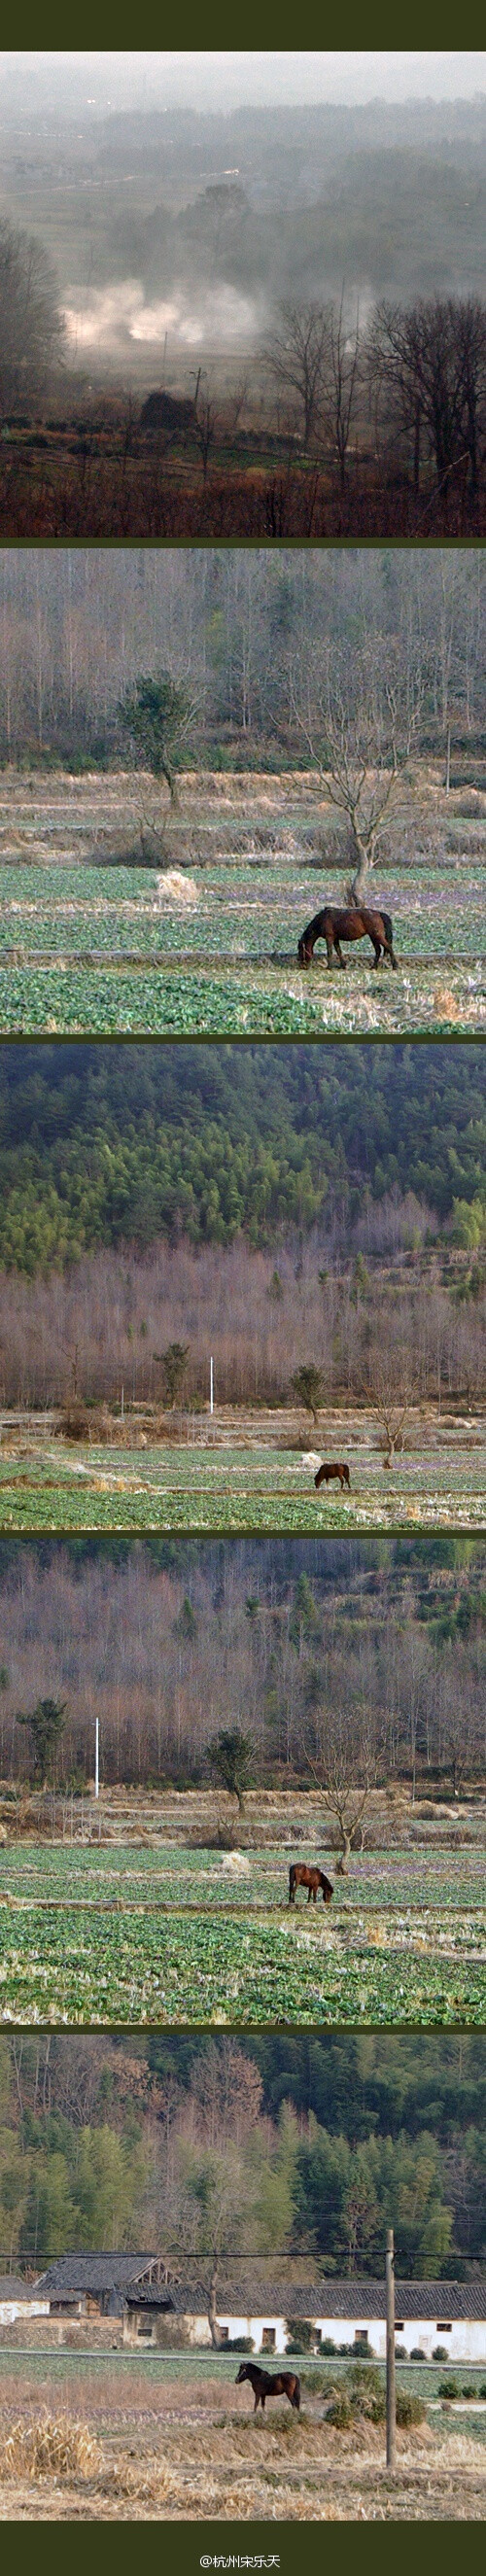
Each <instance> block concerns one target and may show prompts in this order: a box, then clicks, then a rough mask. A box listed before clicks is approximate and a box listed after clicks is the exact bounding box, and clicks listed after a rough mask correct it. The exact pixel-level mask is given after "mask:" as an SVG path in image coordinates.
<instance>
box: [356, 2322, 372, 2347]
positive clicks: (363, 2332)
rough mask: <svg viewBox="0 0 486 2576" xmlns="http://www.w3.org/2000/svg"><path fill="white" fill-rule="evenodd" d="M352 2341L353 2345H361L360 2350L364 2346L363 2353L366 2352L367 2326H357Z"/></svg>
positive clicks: (367, 2341) (367, 2340)
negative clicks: (353, 2341)
mask: <svg viewBox="0 0 486 2576" xmlns="http://www.w3.org/2000/svg"><path fill="white" fill-rule="evenodd" d="M354 2340H355V2343H358V2344H361V2348H362V2349H363V2346H364V2350H365V2352H367V2350H368V2343H369V2335H368V2327H367V2326H357V2327H356V2332H355V2337H354Z"/></svg>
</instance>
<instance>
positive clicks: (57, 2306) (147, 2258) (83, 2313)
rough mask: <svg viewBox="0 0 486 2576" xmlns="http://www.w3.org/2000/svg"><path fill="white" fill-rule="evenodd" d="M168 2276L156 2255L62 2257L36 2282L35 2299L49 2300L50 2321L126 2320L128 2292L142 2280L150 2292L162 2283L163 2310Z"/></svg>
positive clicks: (79, 2255) (161, 2301)
mask: <svg viewBox="0 0 486 2576" xmlns="http://www.w3.org/2000/svg"><path fill="white" fill-rule="evenodd" d="M165 2276H166V2265H165V2263H164V2262H163V2261H162V2259H161V2257H160V2256H158V2255H155V2254H104V2253H101V2254H59V2255H58V2257H57V2260H56V2262H54V2263H49V2265H48V2268H47V2271H46V2272H42V2273H41V2275H40V2279H39V2280H38V2281H36V2282H35V2285H34V2290H33V2292H32V2297H36V2298H37V2297H39V2296H41V2297H42V2298H43V2299H44V2300H45V2302H46V2305H45V2310H44V2313H45V2314H46V2315H47V2316H50V2317H66V2318H70V2317H71V2318H75V2317H122V2316H123V2315H124V2312H125V2304H126V2299H127V2294H128V2291H129V2290H130V2288H131V2286H132V2284H133V2283H135V2282H138V2281H139V2280H143V2281H144V2283H146V2285H147V2288H149V2287H150V2285H151V2283H152V2281H154V2282H155V2280H156V2279H159V2291H160V2307H161V2308H162V2307H163V2306H164V2291H163V2281H164V2278H165ZM30 2314H31V2315H32V2314H33V2309H32V2308H31V2310H30Z"/></svg>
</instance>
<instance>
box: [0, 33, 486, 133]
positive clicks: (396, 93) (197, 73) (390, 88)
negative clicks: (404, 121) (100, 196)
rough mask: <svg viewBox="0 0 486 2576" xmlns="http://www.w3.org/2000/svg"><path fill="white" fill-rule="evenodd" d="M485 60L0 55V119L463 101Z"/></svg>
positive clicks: (475, 56)
mask: <svg viewBox="0 0 486 2576" xmlns="http://www.w3.org/2000/svg"><path fill="white" fill-rule="evenodd" d="M485 90H486V53H464V54H462V53H442V54H437V53H435V54H428V53H404V54H385V53H379V54H375V53H362V54H360V53H356V51H355V49H354V47H353V48H352V49H350V50H349V52H348V53H343V54H331V53H327V54H324V53H319V54H317V53H301V54H297V53H282V54H274V53H261V54H260V53H245V54H239V53H226V54H219V53H192V52H191V51H187V52H184V53H176V52H173V53H160V54H154V53H143V54H137V53H86V54H60V53H37V54H32V53H27V52H25V53H3V54H0V115H1V116H2V117H3V118H4V119H5V117H6V116H8V115H9V114H14V115H15V114H18V113H23V114H31V115H33V114H35V112H36V110H39V109H42V108H44V109H45V108H52V107H55V106H58V107H59V109H60V110H61V111H64V113H66V112H67V113H74V114H76V113H77V114H80V113H81V112H82V110H83V109H84V110H85V109H86V107H87V104H88V101H89V103H90V104H91V105H92V107H93V108H94V109H95V110H97V111H98V113H100V112H104V111H106V108H107V107H108V106H113V107H132V106H137V107H143V106H149V105H151V104H153V105H156V104H157V105H166V106H171V107H174V106H178V105H180V106H185V107H215V108H230V107H238V106H242V105H244V104H245V103H247V102H248V101H251V102H253V103H254V104H255V105H258V106H268V105H271V104H275V105H279V104H285V105H290V106H292V105H294V106H295V105H298V104H301V103H303V102H304V103H305V102H308V103H309V104H310V105H315V104H316V102H317V101H319V100H323V99H329V100H333V101H334V102H337V101H341V102H343V103H345V104H349V105H357V104H359V103H360V102H362V101H363V100H366V99H370V98H377V97H380V98H386V99H393V100H396V99H406V98H414V99H417V98H435V99H454V98H472V97H474V95H475V93H476V92H478V91H483V92H484V91H485Z"/></svg>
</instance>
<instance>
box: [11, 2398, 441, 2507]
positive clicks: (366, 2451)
mask: <svg viewBox="0 0 486 2576" xmlns="http://www.w3.org/2000/svg"><path fill="white" fill-rule="evenodd" d="M235 2378H236V2366H235V2363H233V2367H232V2369H231V2367H230V2368H229V2369H228V2382H229V2385H228V2388H227V2389H226V2385H224V2386H223V2387H222V2386H221V2382H220V2381H219V2379H218V2382H217V2383H216V2385H215V2380H214V2377H211V2376H210V2375H209V2373H208V2376H207V2378H206V2377H204V2376H203V2375H202V2372H201V2370H197V2372H194V2370H193V2372H192V2376H191V2362H190V2360H189V2358H188V2360H187V2364H186V2366H185V2369H184V2374H183V2377H181V2375H180V2374H179V2373H178V2374H177V2380H176V2384H175V2386H174V2382H173V2380H172V2379H171V2377H170V2376H168V2377H163V2376H161V2377H160V2379H158V2382H157V2383H154V2382H152V2384H151V2387H150V2395H149V2403H147V2398H148V2391H147V2386H146V2383H145V2382H144V2378H143V2377H142V2374H141V2372H140V2369H138V2370H137V2367H136V2363H134V2364H133V2367H132V2368H130V2367H128V2368H127V2370H126V2372H125V2373H124V2377H123V2391H122V2392H121V2390H120V2379H119V2374H116V2373H115V2371H114V2370H113V2369H112V2370H111V2371H110V2366H109V2361H108V2359H107V2361H106V2363H105V2365H104V2367H103V2370H102V2371H100V2372H99V2373H98V2374H97V2379H96V2383H94V2381H93V2377H92V2376H91V2382H90V2374H89V2367H88V2368H87V2370H86V2373H84V2372H83V2373H81V2372H80V2371H79V2368H78V2370H77V2371H76V2373H74V2372H73V2374H71V2373H70V2377H69V2405H68V2407H66V2400H65V2393H64V2392H63V2395H62V2397H61V2395H60V2386H59V2379H58V2380H57V2382H56V2383H55V2384H54V2386H53V2388H52V2390H51V2389H50V2387H49V2382H48V2394H47V2397H46V2403H45V2407H44V2408H43V2409H39V2402H38V2394H37V2393H36V2391H35V2381H34V2386H32V2383H31V2384H30V2385H29V2371H28V2369H27V2370H26V2372H25V2377H24V2378H22V2379H20V2381H19V2380H18V2379H17V2378H16V2383H15V2401H14V2404H12V2405H11V2406H10V2407H9V2408H8V2410H3V2411H2V2417H1V2419H0V2519H2V2520H4V2521H20V2522H22V2521H57V2520H61V2521H88V2522H91V2521H100V2520H102V2521H105V2520H106V2521H144V2520H146V2519H147V2520H150V2521H157V2522H158V2521H161V2522H162V2521H174V2522H177V2521H187V2520H195V2521H196V2520H203V2521H215V2522H227V2521H235V2522H236V2521H237V2522H238V2523H240V2522H252V2523H254V2522H255V2521H258V2522H262V2521H270V2522H275V2521H280V2520H282V2521H284V2520H288V2521H316V2522H319V2521H324V2522H335V2521H336V2522H341V2521H358V2522H368V2521H371V2522H373V2521H388V2520H390V2521H414V2520H416V2519H420V2520H430V2521H437V2522H442V2521H450V2520H453V2519H454V2520H458V2521H466V2522H467V2521H474V2520H478V2521H479V2520H481V2519H482V2516H483V2512H484V2500H485V2467H486V2455H485V2448H484V2444H483V2442H482V2440H481V2439H478V2433H479V2432H482V2430H483V2418H484V2409H478V2412H477V2416H476V2411H475V2421H476V2435H474V2433H473V2432H472V2431H471V2432H466V2431H465V2430H464V2429H463V2427H464V2413H465V2410H463V2413H462V2414H461V2415H457V2419H456V2420H455V2419H454V2412H453V2410H451V2409H450V2408H449V2409H447V2410H446V2409H445V2408H441V2407H438V2408H437V2409H436V2410H433V2411H432V2412H430V2410H429V2416H428V2418H427V2419H426V2420H425V2421H424V2423H423V2424H421V2425H419V2426H417V2427H414V2429H413V2430H412V2431H410V2430H407V2431H406V2432H400V2431H398V2433H397V2469H396V2475H395V2477H391V2476H390V2474H389V2472H388V2471H387V2469H386V2462H385V2437H384V2429H383V2427H382V2426H381V2425H380V2426H375V2425H373V2424H371V2423H369V2422H368V2421H366V2419H364V2418H363V2419H358V2421H357V2423H356V2425H355V2426H354V2427H353V2430H352V2433H344V2432H340V2431H338V2430H337V2428H336V2427H334V2426H333V2425H331V2424H329V2423H328V2422H327V2421H326V2419H325V2417H324V2414H323V2405H322V2400H320V2399H319V2398H318V2397H317V2398H315V2397H313V2396H309V2395H307V2394H306V2395H305V2396H304V2402H303V2406H302V2411H301V2415H300V2417H298V2418H297V2417H295V2416H294V2415H293V2414H291V2413H290V2410H289V2409H288V2408H286V2409H285V2411H284V2408H283V2406H282V2407H281V2406H279V2405H276V2406H275V2407H274V2410H273V2412H272V2417H271V2420H267V2419H266V2418H265V2419H264V2420H263V2419H262V2418H261V2417H260V2418H259V2419H258V2421H256V2420H254V2419H253V2416H252V2414H251V2413H250V2412H249V2402H250V2401H249V2391H248V2389H247V2388H245V2387H242V2388H236V2386H234V2385H233V2384H232V2382H233V2380H234V2379H235ZM222 2400H223V2403H222V2402H221V2401H222ZM225 2400H226V2403H225Z"/></svg>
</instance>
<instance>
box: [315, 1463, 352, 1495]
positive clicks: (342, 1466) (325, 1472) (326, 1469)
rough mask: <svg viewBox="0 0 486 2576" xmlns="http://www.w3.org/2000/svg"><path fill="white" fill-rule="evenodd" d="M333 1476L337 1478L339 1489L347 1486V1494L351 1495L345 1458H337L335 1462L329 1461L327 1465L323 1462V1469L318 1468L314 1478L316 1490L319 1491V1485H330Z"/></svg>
mask: <svg viewBox="0 0 486 2576" xmlns="http://www.w3.org/2000/svg"><path fill="white" fill-rule="evenodd" d="M334 1476H339V1483H340V1485H341V1487H342V1486H343V1485H347V1487H348V1492H349V1493H351V1480H350V1474H349V1467H347V1466H346V1459H345V1458H337V1459H336V1461H335V1462H334V1461H333V1460H332V1459H331V1461H330V1462H329V1463H328V1462H327V1461H325V1463H324V1466H323V1467H318V1469H317V1476H314V1484H315V1486H316V1490H317V1491H318V1490H319V1485H332V1481H333V1477H334Z"/></svg>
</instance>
